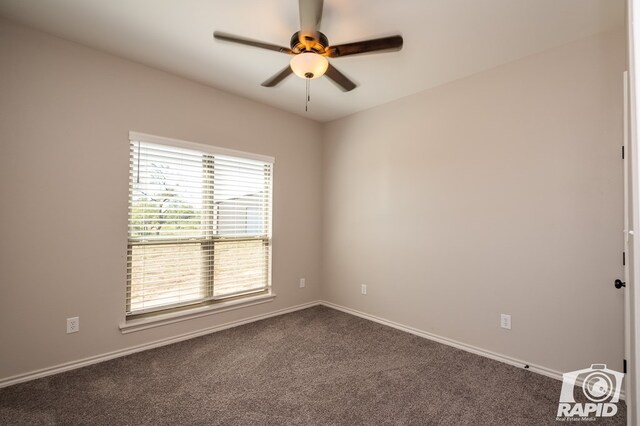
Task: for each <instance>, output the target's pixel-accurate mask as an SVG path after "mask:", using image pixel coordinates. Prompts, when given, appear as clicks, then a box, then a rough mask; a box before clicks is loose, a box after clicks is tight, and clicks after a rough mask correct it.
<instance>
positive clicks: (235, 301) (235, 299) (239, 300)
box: [120, 131, 275, 333]
mask: <svg viewBox="0 0 640 426" xmlns="http://www.w3.org/2000/svg"><path fill="white" fill-rule="evenodd" d="M132 142H142V143H151V144H158V145H164V146H168V147H172V148H181V149H188V150H194V151H198V152H201V153H202V154H203V155H211V156H213V157H214V158H215V156H227V157H234V158H239V159H247V160H254V161H259V162H264V163H267V164H269V165H270V170H269V171H270V182H269V199H268V202H269V204H268V207H267V208H266V209H265V214H266V217H265V219H266V222H267V223H268V227H267V234H266V236H224V235H215V234H213V233H211V234H209V233H207V232H205V235H204V236H202V237H198V238H190V239H176V240H173V239H158V240H152V241H149V240H145V239H144V238H142V239H138V238H132V237H131V235H130V234H129V220H127V227H128V231H127V269H129V267H130V266H131V263H130V261H129V259H130V256H131V255H132V251H133V249H134V247H136V246H150V245H163V244H172V245H175V244H199V245H200V249H201V250H205V252H206V253H207V255H206V258H205V261H206V262H208V263H210V264H211V263H213V262H214V252H215V250H214V246H215V244H216V243H218V242H221V243H224V242H234V241H261V243H262V244H263V246H265V248H266V253H267V260H266V265H265V267H266V271H265V273H266V277H265V278H266V286H265V287H264V288H260V289H254V290H247V291H246V292H240V293H233V294H228V295H221V296H218V297H216V296H214V291H215V290H214V285H213V275H214V268H213V266H211V267H210V268H207V270H206V273H207V275H208V276H207V277H206V278H205V282H204V283H203V284H202V285H203V288H202V290H203V291H204V292H205V293H206V294H205V297H204V298H200V299H197V300H194V301H193V302H191V303H190V302H177V303H176V304H173V305H163V306H158V307H150V308H146V309H139V310H137V311H134V312H131V297H130V292H131V291H132V285H131V281H130V280H131V278H130V277H129V276H128V277H127V282H126V292H125V296H126V303H125V322H124V323H123V324H121V326H120V328H121V330H122V332H123V333H124V332H125V330H128V329H129V328H131V327H133V328H136V327H138V326H139V325H140V324H142V325H145V324H148V323H152V322H153V319H154V318H156V317H157V318H159V322H161V323H166V322H169V323H171V322H175V321H176V318H180V316H192V315H194V314H195V315H196V316H201V315H207V314H208V313H207V312H209V311H214V310H218V309H216V308H218V307H219V308H220V309H219V310H220V311H226V310H229V309H233V308H234V306H238V307H242V306H245V305H248V306H251V305H254V304H256V303H263V302H264V301H270V300H273V298H274V297H275V294H273V291H272V272H273V271H272V263H273V256H272V244H273V218H272V215H273V170H274V164H275V159H274V158H273V157H270V156H266V155H261V154H254V153H249V152H245V151H238V150H233V149H228V148H222V147H217V146H212V145H206V144H199V143H194V142H188V141H184V140H179V139H172V138H167V137H162V136H155V135H149V134H145V133H139V132H133V131H131V132H129V141H128V143H129V146H130V144H131V143H132ZM131 170H132V169H131V166H130V167H129V173H131ZM129 178H130V179H131V176H130V177H129ZM130 185H131V184H130ZM128 200H129V202H128V211H129V212H130V211H131V207H132V193H131V186H129V190H128ZM203 228H204V227H203ZM127 275H129V272H128V273H127ZM217 305H220V306H217ZM211 313H212V312H211ZM178 320H179V319H178ZM143 328H147V327H146V326H145V327H143ZM134 331H135V330H134Z"/></svg>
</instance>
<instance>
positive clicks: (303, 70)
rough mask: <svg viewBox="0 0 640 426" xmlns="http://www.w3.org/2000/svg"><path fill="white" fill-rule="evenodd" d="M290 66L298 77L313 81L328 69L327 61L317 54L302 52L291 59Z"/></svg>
mask: <svg viewBox="0 0 640 426" xmlns="http://www.w3.org/2000/svg"><path fill="white" fill-rule="evenodd" d="M290 65H291V69H292V70H293V72H294V73H295V74H296V75H297V76H298V77H300V78H305V79H306V78H309V79H314V78H318V77H322V76H323V75H324V73H325V72H326V71H327V68H328V67H329V61H328V60H327V58H325V57H324V56H321V55H318V54H317V53H313V52H304V53H300V54H298V55H296V56H294V57H293V58H291V63H290Z"/></svg>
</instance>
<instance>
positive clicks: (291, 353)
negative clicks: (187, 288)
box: [0, 307, 625, 425]
mask: <svg viewBox="0 0 640 426" xmlns="http://www.w3.org/2000/svg"><path fill="white" fill-rule="evenodd" d="M560 387H561V383H560V382H559V381H556V380H553V379H549V378H546V377H543V376H540V375H538V374H535V373H532V372H530V371H527V370H524V369H519V368H515V367H511V366H508V365H505V364H502V363H499V362H496V361H492V360H489V359H486V358H483V357H479V356H476V355H472V354H469V353H466V352H464V351H460V350H457V349H454V348H451V347H448V346H444V345H441V344H438V343H435V342H432V341H429V340H426V339H423V338H420V337H416V336H413V335H411V334H407V333H404V332H401V331H398V330H394V329H392V328H389V327H386V326H382V325H379V324H376V323H373V322H370V321H366V320H363V319H360V318H357V317H354V316H351V315H347V314H344V313H342V312H339V311H336V310H333V309H328V308H325V307H314V308H311V309H306V310H303V311H298V312H295V313H291V314H287V315H283V316H279V317H276V318H270V319H267V320H264V321H260V322H255V323H252V324H248V325H244V326H241V327H237V328H233V329H230V330H225V331H221V332H218V333H214V334H210V335H208V336H204V337H199V338H196V339H192V340H189V341H186V342H181V343H177V344H174V345H170V346H165V347H162V348H158V349H153V350H150V351H146V352H142V353H138V354H134V355H130V356H127V357H124V358H119V359H115V360H112V361H107V362H104V363H101V364H97V365H93V366H90V367H85V368H81V369H78V370H74V371H70V372H67V373H62V374H58V375H55V376H51V377H47V378H43V379H39V380H34V381H31V382H28V383H23V384H19V385H15V386H11V387H8V388H5V389H0V424H3V425H20V424H28V425H32V424H61V425H75V424H82V425H158V424H167V425H169V424H170V425H175V424H188V425H198V424H202V425H205V424H206V425H270V424H273V425H276V424H277V425H282V424H298V425H314V424H323V425H326V424H336V425H338V424H339V425H373V424H394V425H401V424H415V425H428V424H433V425H436V424H438V425H440V424H442V425H541V424H550V425H551V424H555V425H557V424H558V422H556V420H555V414H556V409H557V404H558V397H559V395H560ZM618 413H619V414H618V415H617V416H616V417H615V418H612V419H608V420H598V421H596V422H595V423H596V424H618V425H623V424H625V406H624V403H620V404H619V409H618ZM591 424H593V423H591Z"/></svg>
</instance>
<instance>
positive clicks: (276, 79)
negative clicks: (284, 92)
mask: <svg viewBox="0 0 640 426" xmlns="http://www.w3.org/2000/svg"><path fill="white" fill-rule="evenodd" d="M292 73H293V70H292V69H291V67H290V66H289V65H287V67H286V68H285V69H283V70H282V71H280V72H279V73H278V74H276V75H274V76H273V77H271V78H270V79H268V80H266V81H265V82H264V83H262V85H263V86H264V87H275V86H277V85H278V84H280V82H281V81H282V80H284V79H285V78H287V77H289V76H290V75H291V74H292Z"/></svg>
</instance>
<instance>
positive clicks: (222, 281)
mask: <svg viewBox="0 0 640 426" xmlns="http://www.w3.org/2000/svg"><path fill="white" fill-rule="evenodd" d="M214 246H215V249H214V257H213V283H214V284H213V289H214V290H213V295H214V297H222V296H229V295H232V294H238V293H244V292H247V291H251V290H260V289H264V288H266V287H267V286H268V278H267V276H268V273H269V245H268V243H267V242H266V241H263V240H248V241H217V242H215V244H214Z"/></svg>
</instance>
